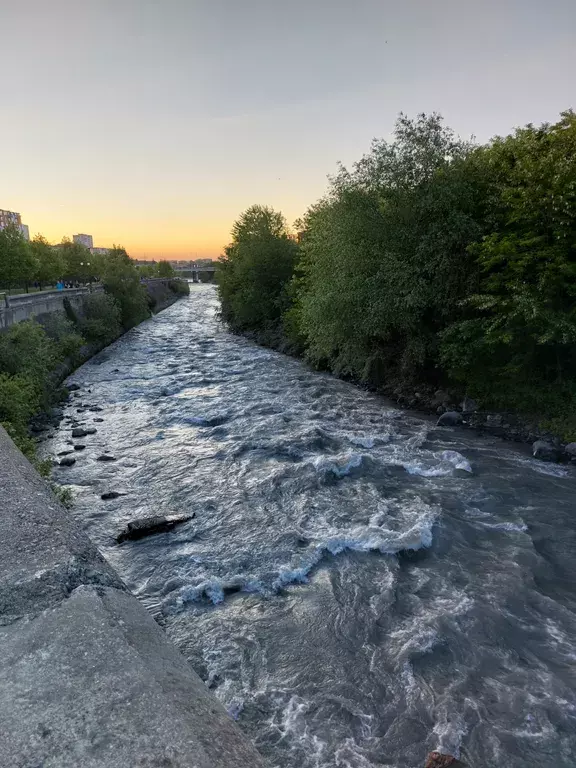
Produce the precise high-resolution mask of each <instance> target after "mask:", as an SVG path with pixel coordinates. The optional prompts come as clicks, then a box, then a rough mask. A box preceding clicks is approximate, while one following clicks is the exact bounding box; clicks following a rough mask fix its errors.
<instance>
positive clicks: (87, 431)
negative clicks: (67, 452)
mask: <svg viewBox="0 0 576 768" xmlns="http://www.w3.org/2000/svg"><path fill="white" fill-rule="evenodd" d="M96 432H98V430H97V429H96V427H86V428H85V429H84V433H85V434H86V435H95V434H96Z"/></svg>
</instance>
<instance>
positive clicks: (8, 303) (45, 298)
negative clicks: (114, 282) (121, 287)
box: [0, 285, 104, 330]
mask: <svg viewBox="0 0 576 768" xmlns="http://www.w3.org/2000/svg"><path fill="white" fill-rule="evenodd" d="M90 290H92V292H94V293H96V292H100V291H103V290H104V289H103V288H102V286H101V285H98V286H93V287H92V289H89V288H65V289H64V290H62V291H38V292H37V293H22V294H18V295H17V296H8V295H7V294H2V295H1V296H0V330H5V329H7V328H10V326H11V325H14V324H15V323H21V322H22V321H23V320H30V318H32V317H34V318H36V319H41V318H42V317H43V316H45V315H48V314H51V313H52V312H64V300H65V299H67V300H68V301H69V302H70V304H71V306H72V308H73V309H74V310H75V311H76V312H79V311H81V308H82V301H83V299H84V297H85V296H87V295H88V294H89V293H90Z"/></svg>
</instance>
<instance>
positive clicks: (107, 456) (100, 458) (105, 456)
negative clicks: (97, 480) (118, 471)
mask: <svg viewBox="0 0 576 768" xmlns="http://www.w3.org/2000/svg"><path fill="white" fill-rule="evenodd" d="M96 461H116V456H111V455H110V454H109V453H103V454H102V456H98V458H97V459H96Z"/></svg>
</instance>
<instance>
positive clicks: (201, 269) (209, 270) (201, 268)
mask: <svg viewBox="0 0 576 768" xmlns="http://www.w3.org/2000/svg"><path fill="white" fill-rule="evenodd" d="M172 266H173V268H174V272H177V273H178V275H180V277H190V278H192V280H193V281H194V282H195V283H199V282H200V274H204V275H206V276H207V278H208V280H214V273H215V272H216V267H215V266H214V264H213V263H212V264H206V263H202V262H200V263H198V262H196V261H189V262H179V263H178V264H174V263H172Z"/></svg>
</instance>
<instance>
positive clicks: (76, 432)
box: [72, 427, 88, 437]
mask: <svg viewBox="0 0 576 768" xmlns="http://www.w3.org/2000/svg"><path fill="white" fill-rule="evenodd" d="M87 434H88V432H86V430H85V429H84V427H74V429H73V430H72V437H86V435H87Z"/></svg>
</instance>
